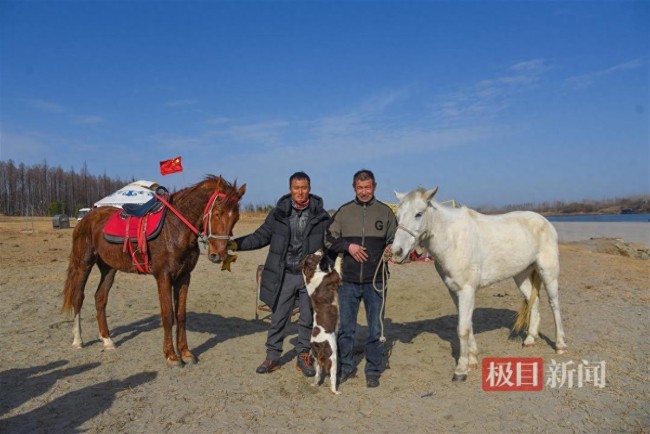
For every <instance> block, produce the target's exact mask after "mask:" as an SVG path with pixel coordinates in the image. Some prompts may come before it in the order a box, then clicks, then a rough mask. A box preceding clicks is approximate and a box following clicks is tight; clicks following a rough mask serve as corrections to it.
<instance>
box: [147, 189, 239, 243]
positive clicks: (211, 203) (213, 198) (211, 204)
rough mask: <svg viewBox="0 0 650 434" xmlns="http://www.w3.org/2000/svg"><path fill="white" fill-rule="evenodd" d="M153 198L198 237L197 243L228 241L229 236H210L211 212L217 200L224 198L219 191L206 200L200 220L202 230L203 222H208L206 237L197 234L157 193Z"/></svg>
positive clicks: (199, 233) (196, 230) (201, 233)
mask: <svg viewBox="0 0 650 434" xmlns="http://www.w3.org/2000/svg"><path fill="white" fill-rule="evenodd" d="M154 196H155V197H156V198H157V199H158V200H159V201H161V202H162V203H163V204H164V205H165V206H166V207H167V208H169V210H170V211H171V212H173V213H174V214H176V217H178V218H179V219H180V220H181V221H182V222H183V223H185V225H186V226H187V227H188V228H190V230H191V231H192V232H194V234H195V235H196V236H197V237H199V241H201V242H202V243H204V244H205V243H207V242H208V241H209V240H210V239H211V238H215V239H217V240H229V239H230V235H212V210H213V208H214V205H215V203H217V199H219V198H222V197H225V196H226V195H225V194H223V193H221V192H220V191H215V192H214V193H212V196H210V199H208V202H207V203H206V204H205V209H204V210H203V217H202V220H203V222H204V223H203V228H204V229H205V227H206V224H205V220H206V219H207V220H208V225H207V226H208V235H207V236H206V235H205V232H199V230H198V229H197V228H195V227H194V225H193V224H192V223H190V222H189V221H188V220H187V219H186V218H185V217H183V215H182V214H181V213H180V212H178V210H177V209H176V208H174V207H173V206H172V205H171V204H170V203H169V202H167V200H166V199H165V198H164V197H162V196H160V195H159V194H157V193H154Z"/></svg>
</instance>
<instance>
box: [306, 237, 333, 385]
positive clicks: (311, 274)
mask: <svg viewBox="0 0 650 434" xmlns="http://www.w3.org/2000/svg"><path fill="white" fill-rule="evenodd" d="M323 255H324V254H323V251H322V250H318V251H317V252H315V253H312V254H311V255H307V256H306V257H305V258H304V259H303V260H302V262H301V264H300V268H301V270H302V275H303V277H304V278H305V285H306V286H307V292H308V293H309V298H310V299H311V306H312V309H313V310H314V328H313V329H312V332H311V352H312V355H313V356H314V360H315V361H316V378H315V382H314V386H317V385H319V384H320V382H321V375H322V374H323V373H325V374H326V373H329V375H330V385H331V386H330V389H331V390H332V393H335V394H337V395H338V394H340V393H341V392H339V391H338V390H337V389H336V369H337V367H336V334H337V332H338V329H339V297H338V288H339V286H341V262H342V260H343V258H342V255H339V256H338V257H337V258H336V261H335V263H334V269H333V270H330V271H323V270H321V267H320V263H321V261H322V259H323Z"/></svg>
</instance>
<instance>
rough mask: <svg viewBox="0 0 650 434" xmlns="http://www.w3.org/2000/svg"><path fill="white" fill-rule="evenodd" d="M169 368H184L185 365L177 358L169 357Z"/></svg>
mask: <svg viewBox="0 0 650 434" xmlns="http://www.w3.org/2000/svg"><path fill="white" fill-rule="evenodd" d="M167 366H169V367H170V368H182V367H183V364H182V363H181V361H180V360H178V358H177V357H174V358H172V357H167Z"/></svg>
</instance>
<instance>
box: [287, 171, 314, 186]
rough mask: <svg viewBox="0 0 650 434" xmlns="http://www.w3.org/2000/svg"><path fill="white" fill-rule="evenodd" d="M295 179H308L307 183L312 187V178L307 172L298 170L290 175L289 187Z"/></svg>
mask: <svg viewBox="0 0 650 434" xmlns="http://www.w3.org/2000/svg"><path fill="white" fill-rule="evenodd" d="M294 179H306V180H307V184H309V186H310V187H311V179H309V175H307V174H306V173H305V172H296V173H294V174H293V175H291V176H290V177H289V187H291V183H292V182H293V180H294Z"/></svg>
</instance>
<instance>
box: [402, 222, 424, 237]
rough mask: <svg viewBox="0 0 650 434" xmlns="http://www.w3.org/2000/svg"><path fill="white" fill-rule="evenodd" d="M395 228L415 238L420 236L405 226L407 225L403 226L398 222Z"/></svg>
mask: <svg viewBox="0 0 650 434" xmlns="http://www.w3.org/2000/svg"><path fill="white" fill-rule="evenodd" d="M397 229H401V230H403V231H404V232H406V233H407V234H409V235H410V236H412V237H413V238H415V239H416V240H417V239H418V238H419V237H420V236H419V235H418V234H416V233H415V232H413V231H412V230H410V229H409V228H407V227H406V226H404V225H399V224H398V225H397Z"/></svg>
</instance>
